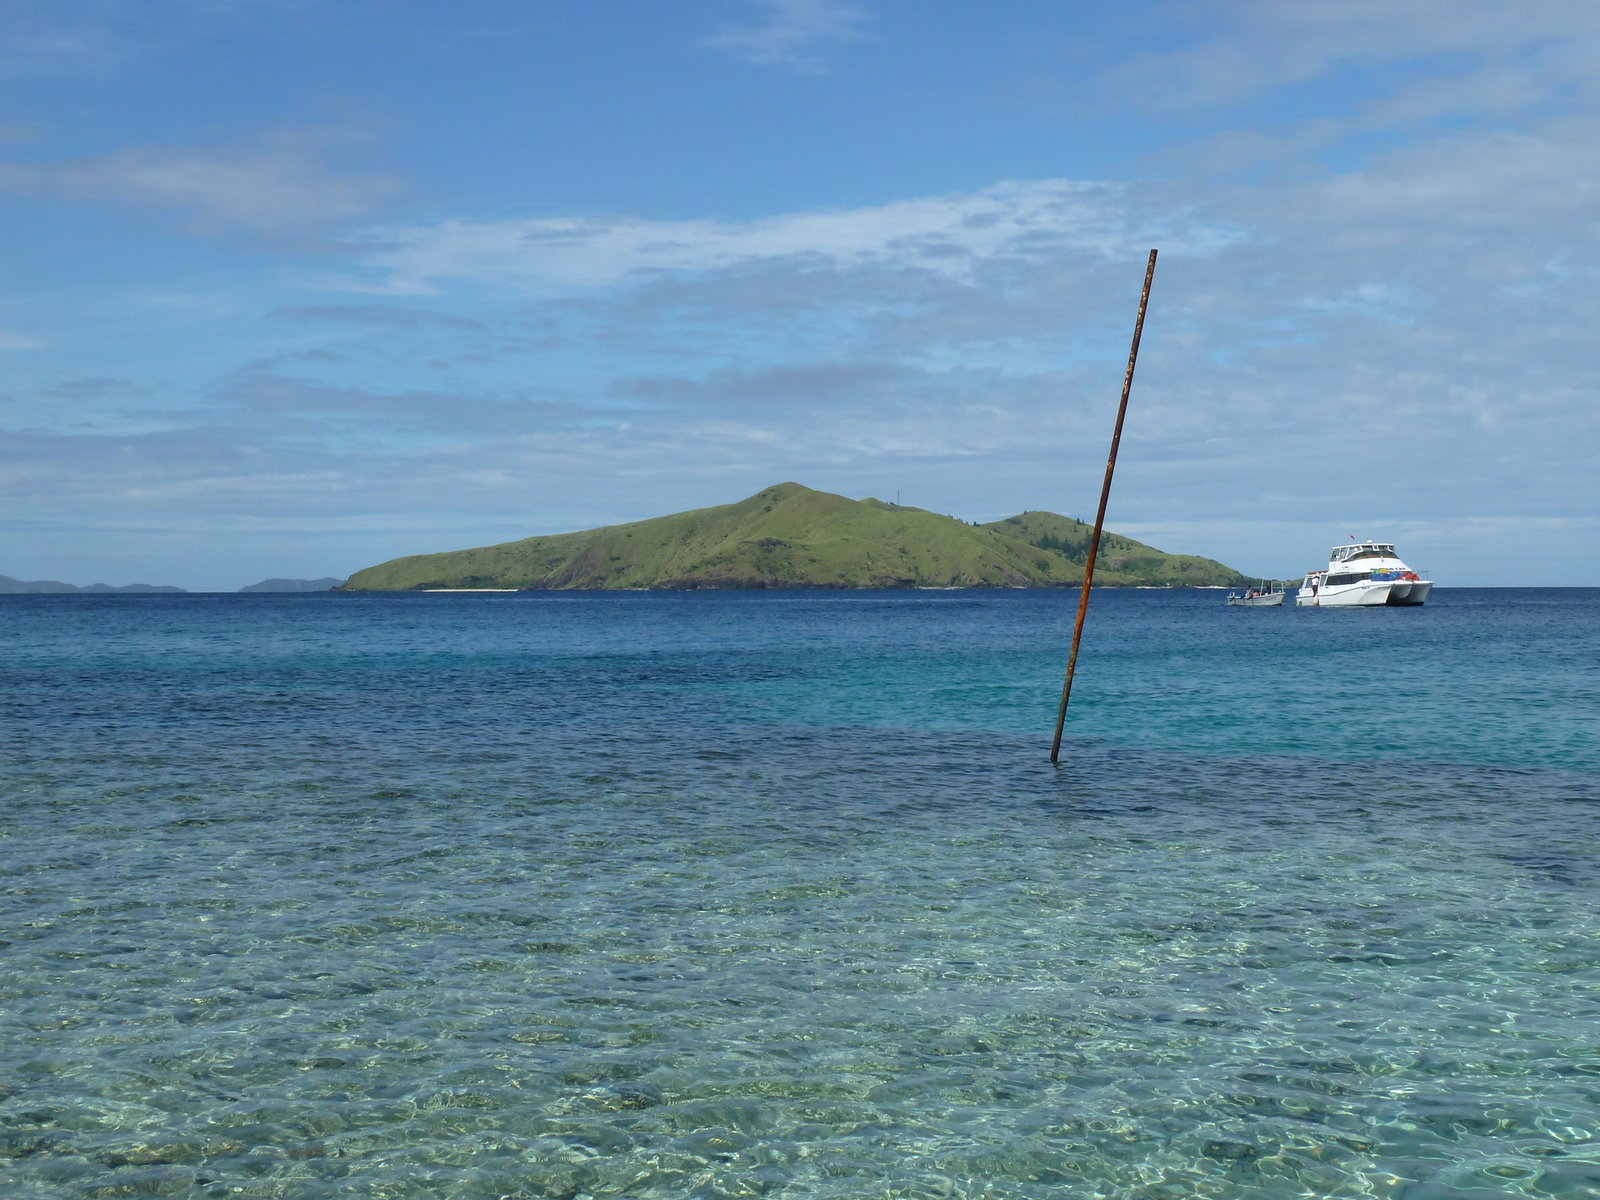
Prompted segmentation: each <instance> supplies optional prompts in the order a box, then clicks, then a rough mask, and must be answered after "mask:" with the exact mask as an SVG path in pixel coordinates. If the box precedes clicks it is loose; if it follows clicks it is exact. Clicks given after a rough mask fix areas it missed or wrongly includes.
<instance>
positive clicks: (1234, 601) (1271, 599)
mask: <svg viewBox="0 0 1600 1200" xmlns="http://www.w3.org/2000/svg"><path fill="white" fill-rule="evenodd" d="M1228 603H1229V604H1231V605H1233V606H1235V607H1236V608H1276V607H1277V606H1278V605H1280V604H1282V603H1283V593H1282V592H1273V593H1272V594H1271V595H1270V596H1229V597H1228Z"/></svg>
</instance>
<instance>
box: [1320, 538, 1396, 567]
mask: <svg viewBox="0 0 1600 1200" xmlns="http://www.w3.org/2000/svg"><path fill="white" fill-rule="evenodd" d="M1395 557H1396V555H1395V552H1394V543H1392V542H1354V543H1352V544H1351V545H1349V546H1335V547H1334V548H1333V551H1332V553H1331V554H1329V556H1328V561H1329V563H1347V562H1355V561H1356V560H1357V559H1358V558H1395Z"/></svg>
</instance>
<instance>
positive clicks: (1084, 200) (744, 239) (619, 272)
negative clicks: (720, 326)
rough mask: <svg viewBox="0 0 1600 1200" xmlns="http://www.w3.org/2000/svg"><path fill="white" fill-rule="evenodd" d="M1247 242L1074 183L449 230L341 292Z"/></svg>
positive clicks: (951, 267)
mask: <svg viewBox="0 0 1600 1200" xmlns="http://www.w3.org/2000/svg"><path fill="white" fill-rule="evenodd" d="M1238 236H1239V234H1238V231H1237V230H1236V229H1232V228H1229V227H1227V226H1226V225H1224V224H1222V223H1212V224H1204V223H1200V222H1196V221H1194V220H1193V219H1191V218H1189V217H1188V216H1186V214H1185V213H1184V212H1183V210H1182V208H1181V206H1180V207H1177V208H1173V207H1170V206H1169V207H1166V208H1164V209H1162V210H1161V211H1159V212H1157V211H1154V210H1144V209H1141V208H1140V207H1139V204H1138V202H1137V201H1136V200H1135V199H1134V198H1133V197H1132V196H1130V194H1129V192H1128V190H1127V189H1124V188H1122V187H1120V186H1118V185H1114V184H1105V183H1080V182H1075V181H1072V180H1044V181H1023V182H1010V183H1001V184H996V185H995V186H993V187H990V188H985V189H984V190H983V191H981V192H974V193H970V194H958V195H953V196H936V197H928V198H926V199H919V200H905V201H898V202H894V203H890V204H884V205H877V206H873V207H870V208H855V209H836V210H824V211H818V212H801V213H789V214H785V215H783V216H777V217H770V218H766V219H763V220H757V221H746V222H729V221H705V220H702V221H648V220H639V219H633V218H532V219H527V220H511V221H489V222H473V221H461V220H453V221H445V222H441V223H439V224H437V225H427V226H405V227H387V228H382V229H378V230H375V231H373V233H372V234H371V235H370V238H369V240H370V241H371V242H372V243H373V244H374V245H373V248H372V249H370V250H366V251H365V252H364V253H363V254H362V260H363V262H364V263H365V265H366V266H367V267H368V268H370V269H371V270H373V271H376V272H378V273H379V274H380V275H381V276H382V279H381V282H379V283H377V284H376V285H374V283H373V281H371V280H344V281H342V282H341V281H330V284H331V285H333V286H348V287H351V288H353V289H357V290H365V289H366V288H368V287H372V286H377V287H380V288H381V289H382V290H384V291H388V292H392V293H396V294H425V293H427V292H430V291H433V290H435V289H436V288H437V287H438V286H439V284H440V283H441V282H442V281H445V280H451V279H456V280H461V279H467V280H477V281H482V282H495V283H501V284H509V285H512V286H516V287H522V288H527V289H529V290H533V291H541V290H548V289H551V288H563V289H564V288H571V287H605V286H610V285H614V284H619V283H627V282H642V281H645V280H648V279H650V278H652V277H655V276H659V275H661V274H663V273H673V272H677V273H683V272H690V273H692V272H707V271H718V270H726V269H730V268H734V267H739V266H743V265H747V264H750V263H754V262H759V261H773V260H788V261H791V262H799V263H810V264H811V265H813V266H816V267H828V268H852V267H854V268H859V267H865V266H879V267H895V268H905V269H915V270H921V271H931V272H934V273H937V274H941V275H946V276H950V277H955V278H962V277H968V276H970V274H971V272H972V269H973V267H974V264H976V263H979V262H982V261H986V260H995V259H1018V260H1034V261H1038V260H1041V259H1044V258H1048V257H1050V256H1052V255H1054V254H1057V253H1059V252H1060V251H1062V250H1064V249H1078V250H1089V251H1092V252H1094V253H1096V254H1099V255H1102V256H1108V257H1125V256H1127V255H1128V254H1138V253H1142V252H1143V249H1145V248H1148V246H1149V245H1150V244H1151V242H1150V239H1151V238H1152V237H1160V238H1161V239H1162V244H1163V245H1166V246H1168V247H1170V248H1171V249H1172V250H1173V251H1174V252H1178V253H1183V252H1189V253H1201V254H1204V253H1212V252H1215V251H1216V250H1217V249H1219V248H1220V247H1222V246H1224V245H1227V244H1228V243H1229V242H1231V241H1232V240H1234V239H1235V238H1237V237H1238Z"/></svg>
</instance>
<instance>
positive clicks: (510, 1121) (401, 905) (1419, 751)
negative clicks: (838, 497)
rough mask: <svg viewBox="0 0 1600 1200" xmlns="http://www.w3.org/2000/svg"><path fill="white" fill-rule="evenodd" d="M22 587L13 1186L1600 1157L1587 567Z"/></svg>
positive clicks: (1122, 1193)
mask: <svg viewBox="0 0 1600 1200" xmlns="http://www.w3.org/2000/svg"><path fill="white" fill-rule="evenodd" d="M1075 602H1076V593H1074V592H1052V593H1039V592H1001V593H972V592H906V593H893V594H887V595H886V594H882V593H842V594H823V595H814V594H768V595H759V594H758V595H727V594H707V595H694V594H688V595H619V596H604V595H602V596H572V595H562V596H543V595H533V594H524V595H516V596H476V597H466V596H454V597H439V596H336V595H322V596H281V597H274V596H175V597H145V596H139V597H128V596H113V597H94V596H63V597H53V596H40V597H3V598H0V631H3V634H4V637H3V643H0V644H3V647H4V655H3V658H0V675H3V682H4V688H3V689H0V705H3V706H4V715H5V722H4V727H3V730H0V750H3V755H4V757H3V761H4V768H5V774H4V803H3V808H0V834H3V842H0V873H3V874H0V904H3V906H4V923H3V927H0V942H3V945H0V955H3V958H0V963H3V966H4V971H3V973H0V1184H3V1194H4V1195H6V1196H8V1197H11V1196H15V1197H52V1198H55V1197H112V1196H144V1195H152V1196H180V1197H202V1196H205V1197H209V1196H218V1197H222V1196H261V1197H332V1196H341V1197H343V1196H350V1197H354V1196H363V1197H365V1196H376V1197H413V1196H414V1197H424V1196H459V1197H500V1196H515V1197H569V1198H576V1197H589V1196H634V1197H680V1196H703V1197H721V1196H758V1195H767V1196H774V1197H926V1198H930V1200H931V1198H949V1197H977V1196H983V1197H996V1198H998V1197H1092V1196H1105V1197H1139V1198H1148V1200H1157V1198H1177V1197H1187V1196H1196V1197H1198V1196H1206V1197H1218V1198H1220V1200H1228V1198H1231V1197H1263V1198H1266V1197H1283V1198H1288V1197H1322V1196H1329V1197H1333V1196H1371V1197H1383V1198H1402V1197H1403V1198H1405V1200H1423V1198H1428V1200H1447V1198H1449V1200H1465V1198H1468V1197H1502V1196H1527V1197H1549V1198H1567V1197H1594V1196H1600V990H1597V986H1596V985H1597V983H1600V966H1597V964H1600V922H1597V914H1596V899H1597V884H1600V866H1597V864H1600V858H1597V850H1600V846H1597V841H1600V837H1597V834H1600V736H1597V734H1600V593H1596V592H1594V591H1582V590H1551V591H1482V592H1471V591H1438V592H1436V593H1435V595H1434V598H1433V599H1432V600H1431V601H1430V603H1429V605H1428V606H1427V607H1426V608H1423V609H1416V610H1393V611H1391V610H1382V611H1376V612H1369V613H1362V612H1343V613H1340V612H1316V611H1296V610H1293V609H1289V610H1271V609H1265V610H1263V609H1227V608H1225V607H1224V606H1222V605H1221V602H1220V599H1219V595H1218V593H1215V592H1177V593H1166V592H1097V593H1095V595H1094V599H1093V605H1092V608H1091V629H1090V634H1089V636H1088V637H1087V639H1086V643H1085V649H1084V657H1083V666H1082V669H1081V671H1080V676H1079V680H1078V683H1077V685H1076V687H1075V691H1074V701H1073V713H1072V717H1071V721H1070V724H1069V736H1068V741H1067V750H1068V753H1067V754H1066V755H1065V756H1064V765H1063V766H1062V767H1061V768H1051V767H1050V766H1049V764H1048V763H1047V762H1046V761H1045V749H1046V747H1047V744H1048V733H1049V729H1050V725H1051V722H1052V720H1053V716H1054V697H1053V692H1054V691H1055V690H1056V689H1057V688H1058V687H1059V671H1060V668H1061V664H1062V661H1063V658H1064V654H1063V649H1064V647H1063V638H1064V634H1065V631H1066V629H1067V628H1068V627H1069V624H1070V617H1071V615H1072V609H1073V607H1074V605H1075Z"/></svg>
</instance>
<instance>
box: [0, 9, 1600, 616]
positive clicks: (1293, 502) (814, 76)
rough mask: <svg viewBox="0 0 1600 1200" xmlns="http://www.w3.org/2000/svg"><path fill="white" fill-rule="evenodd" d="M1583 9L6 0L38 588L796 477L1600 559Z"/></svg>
mask: <svg viewBox="0 0 1600 1200" xmlns="http://www.w3.org/2000/svg"><path fill="white" fill-rule="evenodd" d="M1597 81H1600V6H1595V5H1593V4H1591V3H1568V2H1565V0H1560V2H1548V3H1541V2H1524V3H1518V4H1508V3H1496V4H1490V3H1480V2H1478V0H1448V2H1446V0H1414V2H1411V3H1405V4H1396V3H1393V2H1392V0H1389V2H1384V3H1379V2H1377V0H1323V2H1321V3H1318V4H1306V3H1299V2H1296V3H1274V2H1267V0H1250V2H1235V3H1226V2H1217V3H1173V4H1157V3H1146V4H1137V3H1135V4H1129V3H1120V4H1109V3H1108V4H1098V3H1084V4H1061V3H1056V4H1035V3H1023V2H1013V3H1007V2H989V3H984V4H981V5H979V4H925V3H924V4H911V3H882V2H873V0H862V2H860V3H843V2H839V0H781V2H780V0H715V2H711V0H708V2H706V3H665V2H660V0H656V2H653V3H644V2H640V3H630V2H610V3H604V4H596V3H592V2H589V3H576V2H574V3H566V2H563V0H549V2H546V3H509V2H506V3H501V2H495V0H481V2H474V3H470V4H460V5H441V4H437V3H429V4H422V3H404V2H396V0H385V2H382V3H378V2H376V0H374V2H370V3H369V2H340V0H319V2H318V3H309V2H306V3H301V2H299V0H165V2H140V3H134V2H121V0H94V2H88V0H52V2H50V3H34V2H29V0H0V95H3V97H4V101H3V107H0V205H3V207H4V213H3V220H0V239H3V241H4V253H3V254H0V499H3V503H0V573H4V574H8V575H13V576H17V577H20V578H30V579H31V578H57V579H65V580H68V581H71V582H76V583H88V582H91V581H93V580H105V581H107V582H111V583H125V582H130V581H133V580H140V581H146V582H158V583H177V584H180V585H182V586H186V587H190V588H206V589H232V588H236V587H238V586H240V585H242V584H245V583H249V582H252V581H254V580H256V579H260V578H264V577H266V576H269V575H290V576H302V577H312V576H320V575H340V576H342V575H346V574H348V573H350V572H351V571H353V570H356V569H358V568H360V567H362V566H367V565H370V564H372V563H374V562H378V561H381V560H383V559H386V558H389V557H393V556H395V555H398V554H404V553H415V552H423V551H430V550H442V549H452V548H458V547H461V546H465V545H477V544H483V543H486V542H492V541H500V540H506V539H510V538H513V537H521V536H527V535H530V534H533V533H548V532H558V531H562V530H567V529H576V528H584V527H588V526H592V525H597V524H603V523H610V522H616V521H622V520H630V519H636V518H640V517H646V516H653V515H658V514H660V513H665V512H670V511H675V510H678V509H683V508H688V507H695V506H700V505H707V504H716V503H724V502H727V501H730V500H733V499H737V498H739V497H742V496H745V495H748V494H750V493H752V492H755V491H757V490H759V489H760V488H761V487H764V486H766V485H768V484H770V483H774V482H778V481H780V480H786V479H795V480H798V481H800V482H802V483H806V484H808V485H810V486H812V487H820V488H825V489H828V490H833V491H839V492H843V493H845V494H847V495H851V496H857V497H859V496H866V495H878V496H892V495H893V494H894V493H895V492H896V491H897V490H898V491H899V493H900V494H901V496H902V498H903V499H904V501H905V502H906V503H909V504H917V505H920V506H922V507H926V508H930V509H933V510H935V511H939V512H948V513H952V514H955V515H959V516H961V517H964V518H968V519H974V520H988V519H993V518H996V517H1000V516H1004V515H1008V514H1010V513H1013V512H1017V511H1020V510H1023V509H1029V508H1049V509H1054V510H1056V511H1060V512H1067V513H1072V514H1075V515H1081V514H1085V513H1089V512H1091V511H1092V508H1093V505H1094V501H1095V498H1096V489H1097V486H1098V478H1099V472H1100V470H1101V468H1102V466H1103V463H1104V454H1105V443H1106V440H1107V437H1108V435H1109V426H1110V421H1111V417H1112V414H1113V410H1114V406H1115V401H1116V392H1117V387H1118V384H1119V382H1120V376H1121V369H1122V363H1123V360H1124V358H1125V355H1126V346H1127V337H1128V334H1129V332H1130V329H1131V323H1132V315H1133V307H1134V304H1135V302H1136V300H1137V292H1138V286H1139V280H1140V276H1141V272H1142V263H1143V258H1144V254H1145V252H1146V251H1147V250H1148V248H1149V247H1150V246H1158V247H1159V248H1160V249H1161V252H1162V257H1161V265H1160V268H1159V270H1158V272H1157V278H1156V285H1155V291H1154V295H1153V300H1152V309H1151V315H1150V318H1149V324H1148V326H1147V332H1146V339H1145V346H1144V350H1143V353H1142V357H1141V363H1140V374H1139V379H1138V382H1137V384H1136V386H1135V392H1134V402H1133V405H1132V409H1131V412H1130V416H1129V426H1128V433H1127V436H1126V438H1125V440H1124V448H1123V456H1122V462H1121V465H1120V467H1119V476H1118V483H1117V490H1116V492H1115V493H1114V495H1113V499H1112V505H1111V513H1110V523H1111V525H1112V526H1113V527H1114V528H1117V529H1119V530H1121V531H1125V532H1128V533H1131V534H1133V535H1134V536H1138V537H1142V538H1144V539H1145V540H1147V541H1150V542H1152V543H1154V544H1156V545H1158V546H1161V547H1163V548H1165V549H1169V550H1174V551H1185V552H1192V553H1200V554H1207V555H1211V556H1214V557H1218V558H1221V559H1222V560H1223V561H1225V562H1228V563H1230V564H1232V565H1235V566H1237V567H1239V568H1240V569H1242V570H1246V571H1250V572H1257V573H1261V574H1270V575H1291V574H1297V573H1299V572H1301V571H1303V570H1305V569H1306V568H1308V567H1311V566H1315V565H1318V564H1319V562H1320V561H1322V560H1324V559H1325V554H1326V549H1327V547H1328V546H1329V545H1331V544H1332V543H1333V542H1335V541H1341V540H1343V539H1344V538H1345V537H1346V536H1347V535H1348V534H1350V533H1355V534H1359V535H1362V536H1374V537H1385V538H1393V539H1395V540H1397V541H1398V542H1399V543H1400V545H1401V547H1402V553H1404V554H1405V556H1406V557H1407V558H1408V560H1409V561H1411V562H1412V563H1413V565H1417V566H1421V567H1425V568H1427V569H1429V570H1430V572H1431V573H1432V574H1434V575H1435V577H1437V578H1438V579H1439V580H1440V581H1441V583H1459V584H1511V583H1517V582H1530V583H1539V584H1590V585H1593V584H1600V566H1597V560H1600V554H1597V551H1600V537H1597V534H1600V489H1597V486H1596V483H1595V478H1596V475H1597V471H1596V465H1597V460H1600V407H1597V405H1596V384H1597V376H1600V355H1596V353H1595V352H1594V349H1593V344H1594V338H1595V335H1594V330H1595V328H1596V318H1597V315H1600V314H1597V307H1600V306H1597V300H1600V275H1597V269H1600V255H1597V253H1596V251H1597V239H1600V96H1597V87H1600V84H1597Z"/></svg>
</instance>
